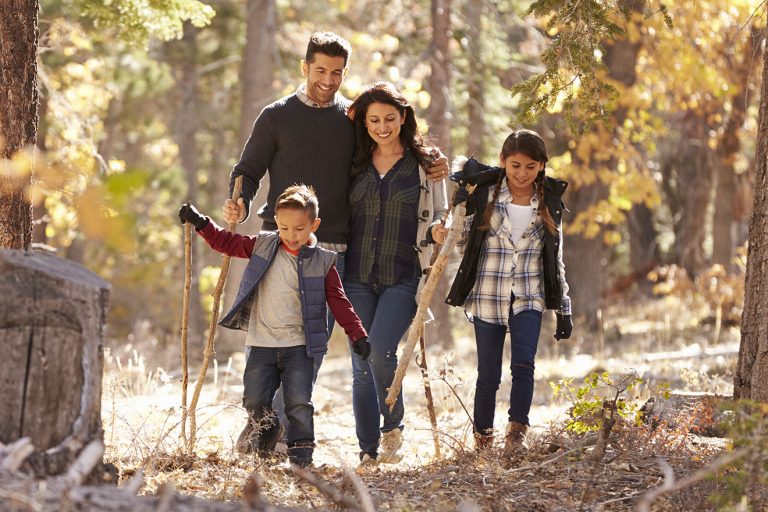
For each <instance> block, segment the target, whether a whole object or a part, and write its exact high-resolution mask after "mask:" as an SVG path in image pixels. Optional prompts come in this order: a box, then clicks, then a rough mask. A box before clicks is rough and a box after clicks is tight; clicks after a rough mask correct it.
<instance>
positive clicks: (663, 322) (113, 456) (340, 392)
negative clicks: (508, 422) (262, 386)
mask: <svg viewBox="0 0 768 512" xmlns="http://www.w3.org/2000/svg"><path fill="white" fill-rule="evenodd" d="M672 313H673V314H674V312H672ZM615 318H616V320H615V321H614V322H612V323H606V328H605V332H606V336H605V342H604V343H602V342H596V341H595V340H590V339H584V338H579V337H576V339H575V340H573V342H570V345H565V344H563V345H555V342H554V341H553V340H545V336H542V340H543V341H542V346H541V348H540V354H539V357H538V358H537V368H536V378H537V381H536V394H535V397H534V407H533V409H532V411H531V425H532V426H533V427H532V431H531V434H530V436H529V440H530V444H531V449H530V450H529V452H528V453H527V454H524V455H518V456H516V457H513V458H504V457H503V456H502V455H501V449H500V448H501V446H500V444H499V445H498V446H496V449H495V450H493V451H492V452H490V453H488V454H484V455H477V454H475V453H474V452H473V442H472V434H471V432H472V428H471V422H470V420H469V416H468V414H467V412H465V409H464V408H465V407H466V408H467V409H469V410H470V411H471V407H472V394H473V386H474V379H475V368H474V357H475V356H474V347H473V346H474V343H473V342H472V340H470V339H468V338H462V339H460V340H459V341H458V342H457V343H455V348H453V349H452V350H450V351H444V350H442V349H440V348H438V347H433V348H432V349H430V351H429V354H428V357H429V363H430V365H431V377H432V378H431V382H432V387H433V394H434V397H435V405H436V410H437V423H438V431H439V441H440V447H441V451H442V457H441V458H440V459H437V458H436V457H435V448H434V442H433V436H432V430H431V428H430V423H429V417H428V414H427V408H426V400H425V398H424V388H423V385H422V382H421V377H420V375H419V371H418V369H417V368H416V366H415V364H412V365H411V367H410V371H409V373H408V376H407V377H406V379H405V382H404V386H403V389H404V393H405V403H406V417H405V422H404V423H405V425H406V428H405V430H404V438H405V443H404V445H403V448H402V453H403V455H404V458H403V460H402V461H401V462H399V463H398V464H393V465H384V464H381V465H379V466H378V467H375V468H368V469H365V470H360V471H358V472H357V474H358V476H359V479H360V480H361V481H362V482H363V483H364V484H365V487H366V489H367V493H368V495H369V496H370V498H371V500H372V502H373V503H374V506H375V508H376V509H378V510H402V511H410V510H444V511H449V510H467V511H468V510H494V511H495V510H537V511H539V510H540V511H559V510H635V509H636V507H637V506H638V504H639V501H640V500H641V498H642V497H643V496H644V495H645V493H647V492H648V491H649V490H651V489H655V488H657V487H659V486H661V485H662V484H664V482H665V475H667V478H669V475H674V478H675V479H680V478H684V477H685V476H686V475H691V474H692V473H694V472H695V471H697V470H698V469H700V468H702V467H704V466H705V465H707V464H708V463H709V462H711V461H712V460H714V459H716V458H717V457H718V456H720V455H721V454H722V453H723V451H724V450H725V449H726V446H727V440H726V439H722V438H706V437H701V436H698V435H695V433H694V432H693V430H692V429H691V428H690V426H685V425H682V426H678V427H676V428H674V429H665V428H656V429H651V428H650V427H648V426H645V425H639V426H638V425H635V424H632V423H630V422H627V421H619V422H617V425H616V427H615V428H614V430H613V432H612V433H611V437H610V444H609V447H608V450H607V452H606V454H605V456H604V457H603V458H602V459H601V460H599V461H593V460H591V458H590V451H591V450H592V445H593V444H594V434H590V435H583V434H574V433H572V432H569V431H566V429H565V426H566V423H567V421H568V419H569V416H568V409H569V408H570V407H571V405H572V403H571V402H569V401H568V400H567V399H563V398H555V397H554V396H553V392H552V388H551V386H550V384H549V383H550V382H552V383H556V382H558V381H560V380H561V379H565V378H572V379H574V384H576V385H578V384H582V383H583V380H584V378H585V377H587V376H588V375H589V374H590V373H591V372H593V371H598V372H603V371H606V372H608V374H609V375H610V376H611V378H616V377H618V376H619V375H622V374H626V373H628V372H629V373H631V372H634V373H636V374H637V375H638V376H640V377H641V378H643V380H644V382H645V384H644V385H642V386H639V387H638V388H637V389H636V390H634V391H633V393H632V396H629V397H628V399H629V400H633V399H635V400H637V401H638V403H642V402H643V401H644V400H645V399H646V398H648V397H649V396H651V395H652V394H654V393H655V392H654V391H652V389H653V388H654V386H657V385H658V384H661V383H667V384H669V385H670V387H671V389H672V390H683V391H700V392H710V393H719V394H725V395H729V394H730V393H731V389H732V388H731V381H732V367H733V365H734V362H735V359H736V355H737V351H738V330H737V329H735V328H734V329H724V330H723V331H722V332H721V333H720V335H719V337H720V340H719V342H718V343H717V344H712V342H711V337H712V332H711V329H710V328H708V327H707V326H706V325H704V326H702V325H691V324H690V322H687V321H671V320H670V310H669V307H668V306H665V305H664V304H663V303H656V304H645V305H636V306H632V307H627V306H624V307H623V309H622V316H621V318H619V317H618V316H616V317H615ZM674 318H679V317H678V316H677V315H675V316H674ZM545 329H546V327H545ZM544 332H546V331H544ZM464 334H466V333H464ZM332 343H333V344H334V348H332V351H331V353H330V354H329V356H328V357H326V359H325V362H324V363H323V366H322V369H321V372H320V376H319V379H318V384H317V386H316V388H315V391H314V396H313V401H314V405H315V430H316V432H315V435H316V439H317V448H316V451H315V457H314V460H315V466H316V467H315V468H314V469H312V472H313V474H314V475H315V476H317V477H319V478H321V479H322V480H324V481H325V482H327V483H328V484H329V485H330V486H332V487H333V488H335V489H336V490H338V491H339V492H340V493H341V494H346V495H348V496H353V497H354V496H355V492H354V491H353V483H352V481H351V480H352V479H351V478H350V477H348V476H346V473H345V471H344V468H345V467H346V468H353V469H354V468H356V466H357V463H358V455H357V453H358V449H357V440H356V437H355V432H354V420H353V414H352V406H351V369H350V363H349V359H348V356H347V354H346V352H345V351H346V347H345V346H344V345H345V343H344V341H343V340H340V339H338V338H336V337H335V338H334V340H333V341H332ZM561 343H562V342H561ZM114 346H115V347H119V348H115V349H113V350H112V351H111V352H108V353H107V356H106V363H107V364H106V371H105V378H104V393H103V412H102V414H103V423H104V429H105V442H106V445H107V451H106V454H105V459H106V461H107V462H111V463H113V464H115V465H116V466H117V468H118V471H119V473H120V479H121V483H123V482H125V481H127V480H128V479H130V478H131V477H132V476H133V475H134V474H136V473H137V472H138V471H139V470H141V471H142V473H143V476H144V478H145V486H144V488H143V491H142V492H143V493H145V494H153V493H155V492H157V490H158V488H159V487H160V485H161V484H162V483H163V482H167V481H170V482H172V483H173V485H174V486H175V488H176V489H177V490H179V491H180V492H182V493H186V494H191V495H195V496H198V497H204V498H208V499H212V500H217V501H220V500H235V501H237V500H241V499H242V493H243V485H244V483H245V482H246V481H247V480H248V478H249V475H251V474H253V473H254V472H255V473H256V474H257V475H258V477H259V479H260V481H261V487H260V491H261V496H262V497H263V498H264V499H265V500H267V501H268V502H269V503H271V504H273V505H279V506H284V507H295V508H297V509H299V510H316V509H320V510H323V509H331V510H333V509H336V508H334V507H336V506H337V505H335V504H334V503H333V502H332V501H331V500H330V499H328V498H327V497H325V496H324V495H323V494H321V493H320V492H319V491H318V490H317V488H316V487H315V486H313V485H310V484H308V483H307V482H305V481H304V480H302V479H300V478H297V477H296V476H295V475H294V474H293V473H292V472H291V470H290V468H289V467H288V465H287V462H286V461H285V460H276V459H275V460H261V459H259V458H258V457H255V456H250V455H248V456H246V455H241V454H239V453H237V452H236V451H235V449H234V445H235V440H236V439H237V436H238V434H239V432H240V430H241V429H242V427H243V425H244V422H245V417H246V416H245V412H244V410H243V409H242V407H241V405H240V397H241V393H242V385H241V372H242V368H243V360H242V354H239V355H237V354H236V355H235V356H234V357H233V358H231V359H230V360H229V361H228V362H227V363H226V364H225V365H217V366H215V367H211V369H210V370H209V373H208V375H209V379H208V380H207V381H206V384H205V386H204V387H203V393H202V395H201V399H200V402H199V406H198V412H197V425H198V431H197V439H198V441H197V445H196V457H194V458H190V457H186V456H184V455H183V453H184V450H183V444H182V442H181V439H180V437H181V436H180V429H179V424H180V419H181V414H180V403H181V389H180V384H179V376H180V371H179V370H176V369H174V370H163V369H161V368H157V367H156V366H154V365H153V364H151V363H150V362H149V361H148V360H147V359H146V357H145V356H146V354H147V352H149V350H146V351H145V352H142V351H140V349H137V348H136V347H135V346H132V345H129V344H123V345H114ZM137 346H138V345H137ZM601 346H602V347H604V348H602V349H600V347H601ZM146 348H147V347H145V349H146ZM662 348H663V350H662ZM190 353H191V354H194V351H190ZM587 354H595V355H587ZM195 357H197V356H193V355H190V360H191V361H194V360H195ZM156 359H161V358H156ZM198 364H199V363H198ZM506 373H508V371H507V372H506ZM196 375H197V369H196V368H195V369H194V370H191V371H190V392H189V394H190V396H191V390H192V389H193V386H194V380H195V378H196ZM498 396H499V402H498V403H499V405H498V407H497V414H496V428H497V429H498V430H499V431H502V432H503V428H504V423H505V417H506V415H505V410H506V408H505V406H504V403H505V402H506V399H505V397H508V396H509V376H508V375H505V378H504V380H503V382H502V387H501V389H500V390H499V395H498ZM606 396H607V395H606ZM590 436H591V439H592V440H593V441H592V442H591V443H590V442H589V439H590ZM497 443H501V441H497ZM667 481H668V482H671V480H667ZM720 490H722V489H721V488H720V487H719V486H718V484H716V483H714V482H712V481H709V480H701V481H698V482H696V483H695V484H694V485H692V486H690V487H687V488H685V489H682V490H680V491H676V492H672V493H668V494H664V495H663V496H661V497H659V498H658V499H656V500H655V501H654V503H653V507H652V510H681V511H683V510H694V509H699V510H708V509H712V508H713V507H714V505H713V504H712V501H711V499H712V498H711V497H712V496H714V495H715V494H717V493H718V492H720Z"/></svg>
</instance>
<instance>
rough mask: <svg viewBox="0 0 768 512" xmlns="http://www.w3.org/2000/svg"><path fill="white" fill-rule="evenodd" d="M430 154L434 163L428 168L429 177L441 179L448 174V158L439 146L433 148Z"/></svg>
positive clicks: (431, 179) (433, 179) (436, 179)
mask: <svg viewBox="0 0 768 512" xmlns="http://www.w3.org/2000/svg"><path fill="white" fill-rule="evenodd" d="M429 154H430V155H431V156H432V165H430V166H429V169H427V178H428V179H429V180H430V181H440V180H442V179H443V178H445V177H446V176H448V158H447V157H446V156H445V155H444V154H443V152H442V151H440V148H437V147H434V148H432V149H431V150H430V152H429Z"/></svg>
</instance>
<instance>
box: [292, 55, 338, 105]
mask: <svg viewBox="0 0 768 512" xmlns="http://www.w3.org/2000/svg"><path fill="white" fill-rule="evenodd" d="M346 73H347V68H345V67H344V57H331V56H329V55H326V54H324V53H316V54H315V55H314V60H313V61H312V62H307V61H305V60H302V61H301V74H302V75H304V77H305V78H306V79H307V86H306V93H307V96H309V97H310V98H312V100H314V101H316V102H317V103H319V104H321V105H325V104H326V103H330V102H331V101H333V96H334V95H335V94H336V91H338V90H339V87H340V86H341V82H342V81H343V80H344V75H345V74H346Z"/></svg>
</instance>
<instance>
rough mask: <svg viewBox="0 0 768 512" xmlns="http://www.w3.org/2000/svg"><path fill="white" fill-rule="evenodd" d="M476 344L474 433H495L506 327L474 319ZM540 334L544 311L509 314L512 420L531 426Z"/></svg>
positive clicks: (510, 418) (510, 414) (510, 419)
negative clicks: (529, 415) (535, 360)
mask: <svg viewBox="0 0 768 512" xmlns="http://www.w3.org/2000/svg"><path fill="white" fill-rule="evenodd" d="M474 326H475V341H476V343H477V385H476V388H475V410H474V422H475V431H476V432H480V433H482V434H490V433H492V432H493V419H494V416H495V412H496V392H497V391H498V390H499V384H500V383H501V368H502V356H503V353H504V340H505V339H506V337H507V327H506V326H504V325H498V324H491V323H488V322H485V321H483V320H480V319H479V318H475V319H474ZM540 331H541V312H540V311H534V310H530V311H522V312H520V313H518V314H517V315H515V314H513V313H510V317H509V332H510V336H509V337H510V341H511V348H512V351H511V352H512V363H511V367H510V369H511V371H512V389H511V391H510V393H509V421H516V422H518V423H522V424H523V425H528V424H529V423H528V413H529V412H530V410H531V402H532V401H533V370H534V367H535V366H534V359H535V357H536V349H537V347H538V344H539V333H540Z"/></svg>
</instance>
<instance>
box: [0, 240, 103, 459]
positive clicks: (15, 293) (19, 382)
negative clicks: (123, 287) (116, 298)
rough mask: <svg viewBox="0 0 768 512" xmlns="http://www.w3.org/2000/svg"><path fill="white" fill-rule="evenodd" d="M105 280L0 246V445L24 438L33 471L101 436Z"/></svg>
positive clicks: (63, 263)
mask: <svg viewBox="0 0 768 512" xmlns="http://www.w3.org/2000/svg"><path fill="white" fill-rule="evenodd" d="M108 298H109V285H108V284H107V283H106V282H105V281H103V280H102V279H101V278H99V277H98V276H96V275H95V274H93V273H91V272H90V271H88V270H86V269H85V268H83V267H81V266H80V265H77V264H75V263H72V262H70V261H67V260H64V259H61V258H56V257H54V256H50V255H45V254H39V253H27V252H21V251H14V250H7V249H0V346H1V347H3V357H0V380H1V381H2V385H0V403H2V404H3V409H4V413H3V415H2V416H0V418H2V419H0V442H1V443H6V444H7V443H10V442H12V441H15V440H17V439H20V438H22V437H29V438H31V441H32V443H33V444H34V445H35V446H36V447H37V448H38V449H39V450H40V453H38V454H37V455H36V456H33V457H32V459H31V465H32V467H33V469H34V470H35V472H36V473H38V474H58V473H60V472H62V471H63V470H64V469H66V467H67V466H68V465H69V463H70V462H71V461H72V460H73V458H74V457H75V456H76V455H77V454H78V453H79V452H80V451H81V450H82V448H83V447H84V446H86V445H87V444H88V443H89V442H91V441H93V440H94V439H99V440H100V439H102V436H103V432H102V428H101V377H102V371H103V365H104V354H103V346H104V327H105V321H106V316H107V301H108Z"/></svg>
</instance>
